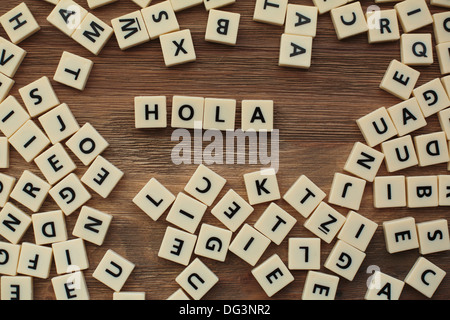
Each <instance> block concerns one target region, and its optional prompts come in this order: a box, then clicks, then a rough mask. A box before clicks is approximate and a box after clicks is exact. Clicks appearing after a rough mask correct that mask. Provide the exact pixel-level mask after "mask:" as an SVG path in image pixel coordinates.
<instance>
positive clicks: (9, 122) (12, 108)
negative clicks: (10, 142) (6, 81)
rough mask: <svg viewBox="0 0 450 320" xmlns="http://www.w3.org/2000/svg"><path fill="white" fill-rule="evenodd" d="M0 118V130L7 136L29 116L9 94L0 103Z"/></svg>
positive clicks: (28, 118)
mask: <svg viewBox="0 0 450 320" xmlns="http://www.w3.org/2000/svg"><path fill="white" fill-rule="evenodd" d="M0 119H1V120H0V130H1V131H2V133H3V134H4V135H5V136H6V137H8V138H9V137H11V136H12V135H13V134H14V133H15V132H16V131H17V130H18V129H19V128H20V127H22V125H23V124H25V122H27V121H28V120H30V119H31V118H30V115H29V114H28V112H27V111H26V110H25V109H24V108H23V107H22V106H21V105H20V103H19V101H17V99H16V98H15V97H14V96H9V97H8V98H6V99H5V100H3V102H2V103H0Z"/></svg>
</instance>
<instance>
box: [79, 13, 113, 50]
mask: <svg viewBox="0 0 450 320" xmlns="http://www.w3.org/2000/svg"><path fill="white" fill-rule="evenodd" d="M113 33H114V30H113V28H111V27H110V26H109V25H108V24H106V23H105V22H104V21H102V20H100V19H99V18H98V17H96V16H95V15H93V14H92V13H88V14H87V15H86V17H85V18H84V19H83V21H81V24H80V25H79V26H78V28H76V30H75V32H74V33H73V34H72V39H73V40H75V41H76V42H78V43H79V44H80V45H81V46H83V47H84V48H86V49H87V50H89V51H90V52H91V53H93V54H94V55H99V54H100V51H101V50H102V49H103V47H104V46H105V45H106V43H107V42H108V40H109V39H110V38H111V36H112V35H113Z"/></svg>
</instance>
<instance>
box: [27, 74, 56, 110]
mask: <svg viewBox="0 0 450 320" xmlns="http://www.w3.org/2000/svg"><path fill="white" fill-rule="evenodd" d="M19 93H20V96H21V97H22V100H23V102H24V104H25V107H26V108H27V110H28V113H29V114H30V116H31V117H37V116H39V115H41V114H42V113H44V112H46V111H48V110H50V109H52V108H54V107H56V106H57V105H59V104H60V102H59V99H58V97H57V95H56V94H55V91H54V90H53V86H52V84H51V82H50V79H49V78H48V77H46V76H44V77H41V78H39V79H37V80H35V81H33V82H32V83H30V84H28V85H26V86H24V87H22V88H20V89H19Z"/></svg>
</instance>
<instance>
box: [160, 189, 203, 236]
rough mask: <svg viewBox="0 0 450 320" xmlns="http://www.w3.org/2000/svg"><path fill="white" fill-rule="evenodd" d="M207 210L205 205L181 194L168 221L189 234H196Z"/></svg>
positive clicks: (170, 212) (168, 216)
mask: <svg viewBox="0 0 450 320" xmlns="http://www.w3.org/2000/svg"><path fill="white" fill-rule="evenodd" d="M206 209H207V206H206V205H205V204H204V203H202V202H200V201H198V200H196V199H194V198H192V197H190V196H188V195H185V194H184V193H182V192H180V193H178V195H177V198H176V199H175V202H174V203H173V205H172V208H170V211H169V213H168V214H167V217H166V221H168V222H170V223H172V224H174V225H175V226H177V227H179V228H181V229H183V230H185V231H187V232H190V233H194V232H195V230H197V227H198V225H199V224H200V221H201V220H202V218H203V215H204V214H205V212H206Z"/></svg>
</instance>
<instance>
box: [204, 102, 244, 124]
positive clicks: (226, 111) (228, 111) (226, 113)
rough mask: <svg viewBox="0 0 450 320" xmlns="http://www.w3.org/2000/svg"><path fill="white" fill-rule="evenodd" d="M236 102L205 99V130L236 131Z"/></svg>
mask: <svg viewBox="0 0 450 320" xmlns="http://www.w3.org/2000/svg"><path fill="white" fill-rule="evenodd" d="M235 121H236V100H235V99H217V98H205V107H204V112H203V129H206V130H222V131H228V130H229V131H234V129H235Z"/></svg>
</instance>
